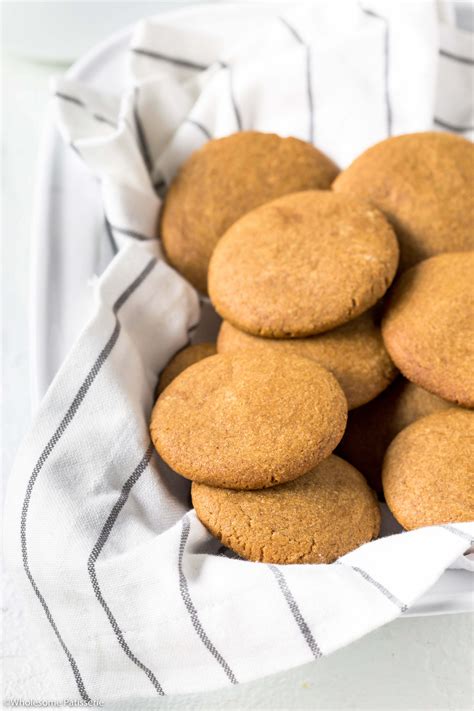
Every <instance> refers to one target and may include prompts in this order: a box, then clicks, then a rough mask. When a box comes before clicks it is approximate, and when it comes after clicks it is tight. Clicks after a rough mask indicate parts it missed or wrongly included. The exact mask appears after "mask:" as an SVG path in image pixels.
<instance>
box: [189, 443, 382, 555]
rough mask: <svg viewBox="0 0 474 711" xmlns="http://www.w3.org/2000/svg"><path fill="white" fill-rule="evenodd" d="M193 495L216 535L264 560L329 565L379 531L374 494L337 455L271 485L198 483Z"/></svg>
mask: <svg viewBox="0 0 474 711" xmlns="http://www.w3.org/2000/svg"><path fill="white" fill-rule="evenodd" d="M191 496H192V501H193V505H194V508H195V510H196V514H197V515H198V517H199V519H200V520H201V522H202V523H203V524H204V526H206V528H207V529H208V530H209V531H210V532H211V533H212V534H213V535H214V536H216V538H218V539H219V540H220V541H222V543H223V544H224V545H226V546H228V547H229V548H231V549H232V550H234V551H235V552H236V553H238V554H239V555H240V556H242V557H243V558H247V559H248V560H254V561H262V562H264V563H277V564H279V563H281V564H283V563H331V562H333V561H334V560H336V559H337V558H339V557H340V556H341V555H344V554H345V553H348V552H349V551H351V550H353V549H354V548H357V547H358V546H360V545H362V544H363V543H367V542H368V541H370V540H372V539H373V538H376V537H377V535H378V533H379V529H380V511H379V507H378V504H377V501H376V498H375V496H374V493H373V492H372V491H371V490H370V489H369V487H368V486H367V483H366V481H365V479H364V477H363V476H362V475H361V474H360V473H359V472H358V471H357V469H354V467H352V466H351V465H350V464H348V463H347V462H345V461H344V460H343V459H339V457H336V456H334V455H331V456H330V457H328V458H327V459H325V460H324V461H322V462H321V463H320V464H318V466H317V467H316V468H315V469H312V470H311V471H310V472H308V473H307V474H305V475H304V476H302V477H300V478H299V479H296V481H292V482H289V483H287V484H282V485H281V486H276V487H274V488H273V489H262V490H260V491H234V490H232V489H216V488H215V487H211V486H207V485H205V484H196V483H195V482H194V483H193V485H192V487H191Z"/></svg>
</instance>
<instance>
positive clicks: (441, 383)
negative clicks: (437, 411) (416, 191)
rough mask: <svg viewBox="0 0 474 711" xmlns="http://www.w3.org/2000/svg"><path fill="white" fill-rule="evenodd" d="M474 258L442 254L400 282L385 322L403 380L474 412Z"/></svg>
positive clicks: (472, 255) (389, 347)
mask: <svg viewBox="0 0 474 711" xmlns="http://www.w3.org/2000/svg"><path fill="white" fill-rule="evenodd" d="M473 285H474V252H455V253H451V254H440V255H438V256H436V257H431V259H427V260H425V261H424V262H420V263H419V264H417V265H416V266H415V267H412V268H411V269H409V270H408V271H407V272H405V273H404V274H402V276H401V277H400V279H398V281H397V283H396V284H395V287H394V289H393V292H392V293H391V295H390V298H389V300H388V304H387V309H386V312H385V316H384V318H383V321H382V335H383V339H384V342H385V345H386V347H387V350H388V352H389V354H390V356H391V357H392V360H393V361H394V362H395V365H396V366H397V367H398V368H399V369H400V370H401V372H402V373H403V375H405V377H407V378H408V379H409V380H411V381H412V382H414V383H416V384H417V385H420V386H421V387H422V388H425V389H426V390H429V391H430V392H432V393H434V394H435V395H439V396H440V397H442V398H444V399H445V400H449V401H451V402H455V403H457V404H459V405H463V406H465V407H474V286H473Z"/></svg>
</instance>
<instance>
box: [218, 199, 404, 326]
mask: <svg viewBox="0 0 474 711" xmlns="http://www.w3.org/2000/svg"><path fill="white" fill-rule="evenodd" d="M397 262H398V245H397V240H396V238H395V235H394V232H393V230H392V228H391V227H390V225H389V224H388V222H387V221H386V220H385V218H384V217H383V215H382V213H381V212H379V211H378V210H376V209H375V208H372V207H370V206H369V205H368V204H366V203H363V202H360V201H358V200H354V199H352V198H349V197H347V196H346V195H336V194H335V193H332V192H329V191H316V190H313V191H307V192H302V193H294V194H293V195H286V196H285V197H282V198H279V199H278V200H274V201H273V202H270V203H268V204H266V205H263V206H262V207H259V208H257V209H256V210H253V211H252V212H249V213H248V214H247V215H245V216H244V217H242V218H240V220H238V221H237V222H236V223H235V224H234V225H233V226H232V227H231V228H230V229H229V230H228V231H227V232H226V234H225V235H224V237H223V238H222V239H221V240H220V242H219V244H218V245H217V247H216V249H215V251H214V254H213V255H212V258H211V262H210V264H209V296H210V298H211V301H212V303H213V304H214V307H215V309H216V311H217V312H218V313H219V314H220V315H221V316H222V317H223V318H225V319H226V320H227V321H230V323H232V324H233V325H234V326H236V327H237V328H240V329H241V330H243V331H247V332H248V333H252V334H254V335H256V336H266V337H274V338H285V337H296V336H311V335H313V334H315V333H320V332H321V331H328V330H329V329H331V328H334V327H335V326H339V325H340V324H342V323H345V322H346V321H350V320H351V319H353V318H355V317H356V316H358V315H359V314H361V313H362V312H363V311H366V310H367V309H368V308H370V306H372V305H373V304H374V303H375V302H376V301H377V300H378V299H379V298H380V297H381V296H382V295H383V294H384V293H385V291H386V289H387V287H388V286H389V284H390V282H391V281H392V279H393V277H394V275H395V271H396V268H397Z"/></svg>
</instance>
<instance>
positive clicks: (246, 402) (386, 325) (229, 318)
mask: <svg viewBox="0 0 474 711" xmlns="http://www.w3.org/2000/svg"><path fill="white" fill-rule="evenodd" d="M473 188H474V147H473V146H472V144H470V143H469V142H467V141H465V140H463V139H461V138H458V137H454V136H450V135H447V134H441V133H424V134H423V133H422V134H413V135H407V136H399V137H396V138H392V139H389V140H387V141H384V142H382V143H380V144H378V145H376V146H374V147H373V148H371V149H369V150H368V151H366V152H365V153H364V154H363V155H361V156H360V157H359V158H358V159H357V160H356V161H355V162H354V163H353V164H352V165H351V166H350V167H349V168H348V169H347V170H346V171H344V172H342V173H339V172H338V169H337V167H336V166H335V165H334V164H333V163H332V162H331V161H330V160H329V159H328V158H327V157H326V156H325V155H323V154H322V153H321V152H320V151H318V150H317V149H315V148H314V147H313V146H311V145H309V144H307V143H304V142H303V141H300V140H298V139H295V138H280V137H278V136H275V135H273V134H262V133H258V132H241V133H238V134H234V135H232V136H229V137H227V138H223V139H219V140H214V141H210V142H209V143H208V144H206V145H205V146H204V147H203V148H202V149H201V150H199V151H197V152H196V153H195V154H193V155H192V156H191V158H190V159H189V160H188V161H187V162H186V163H185V164H184V166H183V167H182V169H181V171H180V173H179V174H178V176H177V177H176V179H175V181H174V182H173V184H172V185H171V187H170V189H169V191H168V195H167V198H166V200H165V205H164V208H163V211H162V216H161V225H160V228H161V238H162V241H163V245H164V248H165V251H166V254H167V257H168V260H169V261H170V263H171V264H172V265H173V266H174V267H175V268H176V269H177V270H178V271H180V272H181V273H182V274H183V275H184V276H185V277H186V278H187V279H189V281H190V282H191V283H192V284H193V285H194V286H196V288H198V289H199V290H200V291H201V292H203V293H207V294H208V295H209V298H210V300H211V303H212V304H213V306H214V308H215V310H216V311H217V313H218V314H219V315H220V316H221V317H222V319H223V322H222V325H221V328H220V331H219V334H218V338H217V343H216V344H210V343H207V344H197V345H194V346H190V347H188V348H186V349H184V350H183V351H181V352H180V353H178V354H177V355H176V356H175V357H174V358H173V359H172V361H171V362H170V363H169V365H168V366H167V368H165V370H164V371H163V372H162V374H161V376H160V382H159V393H160V394H159V398H158V400H157V402H156V405H155V407H154V410H153V413H152V418H151V426H150V427H151V434H152V439H153V442H154V444H155V447H156V449H157V451H158V452H159V454H160V455H161V457H162V458H163V459H164V460H165V461H166V462H167V464H168V465H169V466H170V467H172V468H173V469H174V470H175V471H176V472H177V473H178V474H180V475H182V476H184V477H186V478H188V479H190V480H192V482H193V484H192V501H193V505H194V507H195V510H196V513H197V515H198V517H199V518H200V519H201V521H202V522H203V524H204V525H205V526H206V527H207V528H208V530H209V531H210V532H211V533H212V534H213V535H215V536H216V537H217V538H218V539H219V540H220V541H221V542H222V543H223V544H224V545H226V546H228V547H229V548H231V549H232V550H234V551H235V552H236V553H237V554H239V555H240V556H242V557H244V558H247V559H249V560H258V561H265V562H270V563H327V562H331V561H334V560H336V559H337V558H338V557H339V556H341V555H343V554H344V553H346V552H348V551H350V550H352V549H354V548H356V547H358V546H360V545H361V544H363V543H365V542H367V541H370V540H371V539H373V538H375V537H377V535H378V533H379V528H380V512H379V505H378V501H377V496H376V493H374V491H373V490H375V491H376V492H377V493H378V494H379V496H380V497H383V496H385V499H386V501H387V504H388V506H389V507H390V509H391V511H392V513H393V514H394V516H395V517H396V518H397V520H398V521H399V522H400V523H401V524H402V526H404V527H405V528H407V529H411V528H415V527H418V526H424V525H430V524H435V523H444V522H450V521H465V520H472V519H474V480H473V476H474V474H473V466H472V461H473V455H474V421H473V420H474V413H472V412H469V410H468V409H467V408H470V407H474V291H473V288H474V287H473V285H474V251H469V250H474V197H473V195H474V193H473ZM394 279H395V282H394V284H393V286H391V285H392V281H393V280H394ZM387 290H388V293H387ZM398 371H400V374H398ZM397 374H398V375H397ZM348 410H350V412H349V416H348ZM335 450H336V452H337V454H334V451H335ZM339 455H341V456H339ZM341 457H343V458H341ZM356 467H357V468H356Z"/></svg>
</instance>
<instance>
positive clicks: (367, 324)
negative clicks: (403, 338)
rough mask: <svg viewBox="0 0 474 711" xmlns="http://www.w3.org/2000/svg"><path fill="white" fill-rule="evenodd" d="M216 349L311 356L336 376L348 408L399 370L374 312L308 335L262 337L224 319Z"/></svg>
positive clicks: (384, 384) (379, 389)
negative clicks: (386, 347) (393, 361)
mask: <svg viewBox="0 0 474 711" xmlns="http://www.w3.org/2000/svg"><path fill="white" fill-rule="evenodd" d="M217 350H218V352H219V353H238V352H240V351H249V350H253V351H255V350H256V351H259V352H260V353H268V351H275V352H279V353H289V354H292V353H293V354H295V355H300V356H305V357H306V358H311V359H312V360H314V361H316V363H319V365H322V366H323V368H326V369H327V370H329V371H330V372H331V373H332V374H333V375H334V376H335V378H336V380H337V381H338V382H339V385H340V386H341V388H342V389H343V391H344V394H345V396H346V399H347V406H348V408H349V410H350V409H351V408H353V407H359V405H363V404H364V403H366V402H368V401H369V400H372V399H373V398H374V397H376V396H377V395H378V394H379V393H380V392H382V390H384V389H385V388H386V387H387V385H389V383H391V382H392V380H393V378H394V377H395V373H396V368H395V366H394V365H393V363H392V361H391V360H390V357H389V355H388V353H387V351H386V349H385V346H384V344H383V340H382V336H381V333H380V329H379V328H378V327H377V326H376V324H375V322H374V316H373V313H372V312H371V311H366V313H364V314H362V316H358V317H357V318H355V319H354V320H353V321H349V322H348V323H346V324H344V325H343V326H339V327H338V328H335V329H334V330H333V331H326V333H321V334H319V335H317V336H310V337H308V338H259V337H258V336H252V335H250V334H249V333H245V331H240V330H239V329H238V328H234V326H232V324H230V323H229V322H228V321H224V322H223V323H222V326H221V328H220V331H219V336H218V339H217Z"/></svg>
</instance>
